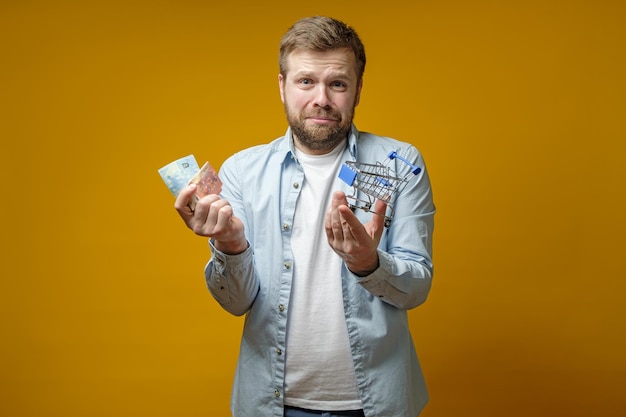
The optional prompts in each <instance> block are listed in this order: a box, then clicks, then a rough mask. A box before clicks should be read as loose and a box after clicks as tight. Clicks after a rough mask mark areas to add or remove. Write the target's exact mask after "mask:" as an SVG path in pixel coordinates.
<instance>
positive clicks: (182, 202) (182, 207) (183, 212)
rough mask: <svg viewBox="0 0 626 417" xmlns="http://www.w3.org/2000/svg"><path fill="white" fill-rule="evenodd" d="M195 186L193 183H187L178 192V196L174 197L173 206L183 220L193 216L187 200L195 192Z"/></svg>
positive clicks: (189, 199)
mask: <svg viewBox="0 0 626 417" xmlns="http://www.w3.org/2000/svg"><path fill="white" fill-rule="evenodd" d="M196 188H197V187H196V185H195V184H191V185H188V186H187V187H185V188H183V189H182V190H181V191H180V193H179V194H178V197H176V202H175V203H174V208H175V209H176V211H178V213H179V214H180V216H181V217H182V218H183V219H184V220H185V221H187V220H189V219H190V218H191V217H193V210H192V209H191V207H189V202H190V201H191V197H192V196H193V195H194V193H195V192H196Z"/></svg>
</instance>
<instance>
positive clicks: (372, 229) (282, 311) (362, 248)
mask: <svg viewBox="0 0 626 417" xmlns="http://www.w3.org/2000/svg"><path fill="white" fill-rule="evenodd" d="M364 69H365V51H364V48H363V45H362V43H361V41H360V39H359V37H358V35H357V34H356V32H355V31H354V30H353V29H352V28H351V27H349V26H347V25H345V24H344V23H342V22H340V21H337V20H335V19H331V18H326V17H313V18H305V19H302V20H300V21H298V22H296V23H295V24H294V26H293V27H291V28H290V29H289V31H288V32H287V33H286V34H285V35H284V36H283V38H282V40H281V44H280V74H279V75H278V85H279V89H280V97H281V100H282V102H283V104H284V107H285V112H286V115H287V120H288V123H289V128H288V130H287V132H286V134H285V136H283V137H281V138H278V139H276V140H274V141H273V142H271V143H269V144H267V145H261V146H255V147H252V148H250V149H247V150H244V151H242V152H239V153H237V154H235V155H233V156H231V157H230V158H228V159H227V160H226V161H225V162H224V164H223V165H222V167H221V169H220V178H221V180H222V182H223V189H222V192H221V194H220V195H219V196H218V195H209V196H206V197H204V198H202V199H201V200H200V201H199V202H198V203H197V205H196V207H195V212H194V211H192V210H191V208H190V207H189V206H188V203H189V200H190V199H191V196H192V195H193V194H194V192H195V187H194V186H193V185H192V186H189V187H187V188H185V189H184V190H183V191H182V192H181V193H180V195H179V196H178V198H177V200H176V204H175V207H176V209H177V211H178V213H179V214H180V216H181V217H182V218H183V220H184V221H185V223H186V224H187V226H188V227H189V228H190V229H192V230H193V231H194V232H195V233H196V234H198V235H201V236H206V237H210V239H209V243H210V247H211V252H212V257H211V259H210V261H209V263H208V264H207V266H206V269H205V277H206V282H207V285H208V288H209V290H210V291H211V293H212V295H213V296H214V298H215V299H216V300H217V301H218V302H219V303H220V304H221V306H222V307H223V308H224V309H225V310H227V311H228V312H230V313H232V314H235V315H243V314H246V319H245V324H244V330H243V337H242V341H241V350H240V356H239V361H238V365H237V370H236V374H235V381H234V388H233V396H232V403H231V409H232V413H233V415H234V416H235V417H259V416H262V417H265V416H267V417H270V416H274V417H282V416H285V417H292V416H293V417H304V416H315V415H316V416H319V415H323V416H366V417H375V416H376V417H409V416H417V415H418V414H419V413H420V411H421V410H422V408H423V407H424V406H425V404H426V402H427V401H428V396H427V392H426V387H425V383H424V379H423V376H422V372H421V369H420V365H419V362H418V360H417V356H416V354H415V350H414V347H413V343H412V339H411V335H410V333H409V325H408V319H407V310H408V309H411V308H413V307H416V306H418V305H420V304H421V303H423V302H424V301H425V300H426V297H427V295H428V292H429V289H430V284H431V279H432V274H433V264H432V261H431V246H432V232H433V216H434V212H435V208H434V205H433V202H432V194H431V188H430V183H429V179H428V175H427V172H426V170H425V167H424V161H423V159H422V157H421V155H420V154H419V152H418V151H417V150H416V149H415V147H413V146H412V145H410V144H407V143H403V142H399V141H397V140H394V139H391V138H386V137H381V136H375V135H373V134H370V133H365V132H359V131H358V130H357V129H356V127H355V126H354V125H353V123H352V121H353V116H354V109H355V107H356V106H357V105H358V103H359V99H360V95H361V89H362V86H363V72H364ZM390 151H396V152H397V153H398V155H401V156H402V157H403V158H405V159H406V160H409V161H411V163H413V164H415V165H416V166H420V167H422V168H423V169H422V172H421V173H420V174H419V175H417V177H416V178H413V179H412V180H411V181H410V182H409V183H408V185H407V186H406V187H405V188H404V190H403V191H402V192H401V193H400V194H399V195H398V196H397V198H396V199H395V201H394V203H393V206H394V217H393V220H392V222H391V224H390V225H389V227H385V225H384V216H381V215H378V214H376V213H385V210H386V209H387V207H386V205H385V203H384V202H382V201H377V202H376V203H375V205H374V207H373V212H374V213H372V212H367V211H366V210H354V211H353V210H351V208H350V206H349V205H348V200H347V197H346V193H347V192H350V191H351V187H350V186H349V185H348V184H346V183H343V182H342V181H341V180H339V179H338V172H339V169H340V167H341V165H342V164H343V163H344V162H345V161H359V162H365V163H375V162H376V161H378V160H381V159H384V158H386V157H387V154H388V153H389V152H390Z"/></svg>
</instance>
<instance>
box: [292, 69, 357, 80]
mask: <svg viewBox="0 0 626 417" xmlns="http://www.w3.org/2000/svg"><path fill="white" fill-rule="evenodd" d="M293 76H294V77H295V78H301V77H310V78H317V77H316V75H315V74H314V73H313V71H308V70H300V71H296V72H294V73H293ZM327 78H331V79H342V80H347V79H349V78H350V74H349V73H348V72H346V71H333V72H330V74H329V75H328V77H327Z"/></svg>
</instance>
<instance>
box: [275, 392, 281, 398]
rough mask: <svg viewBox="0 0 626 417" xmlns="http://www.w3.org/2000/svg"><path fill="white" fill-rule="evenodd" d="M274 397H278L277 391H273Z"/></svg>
mask: <svg viewBox="0 0 626 417" xmlns="http://www.w3.org/2000/svg"><path fill="white" fill-rule="evenodd" d="M274 397H276V398H278V397H280V392H279V391H278V390H276V391H274Z"/></svg>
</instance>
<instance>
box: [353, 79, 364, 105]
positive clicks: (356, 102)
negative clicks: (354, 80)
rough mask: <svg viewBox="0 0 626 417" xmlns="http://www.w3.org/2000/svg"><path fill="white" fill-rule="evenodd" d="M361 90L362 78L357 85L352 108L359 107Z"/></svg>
mask: <svg viewBox="0 0 626 417" xmlns="http://www.w3.org/2000/svg"><path fill="white" fill-rule="evenodd" d="M362 88H363V78H361V81H359V85H358V86H357V88H356V98H355V99H354V107H356V106H358V105H359V102H360V101H361V89H362Z"/></svg>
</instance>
